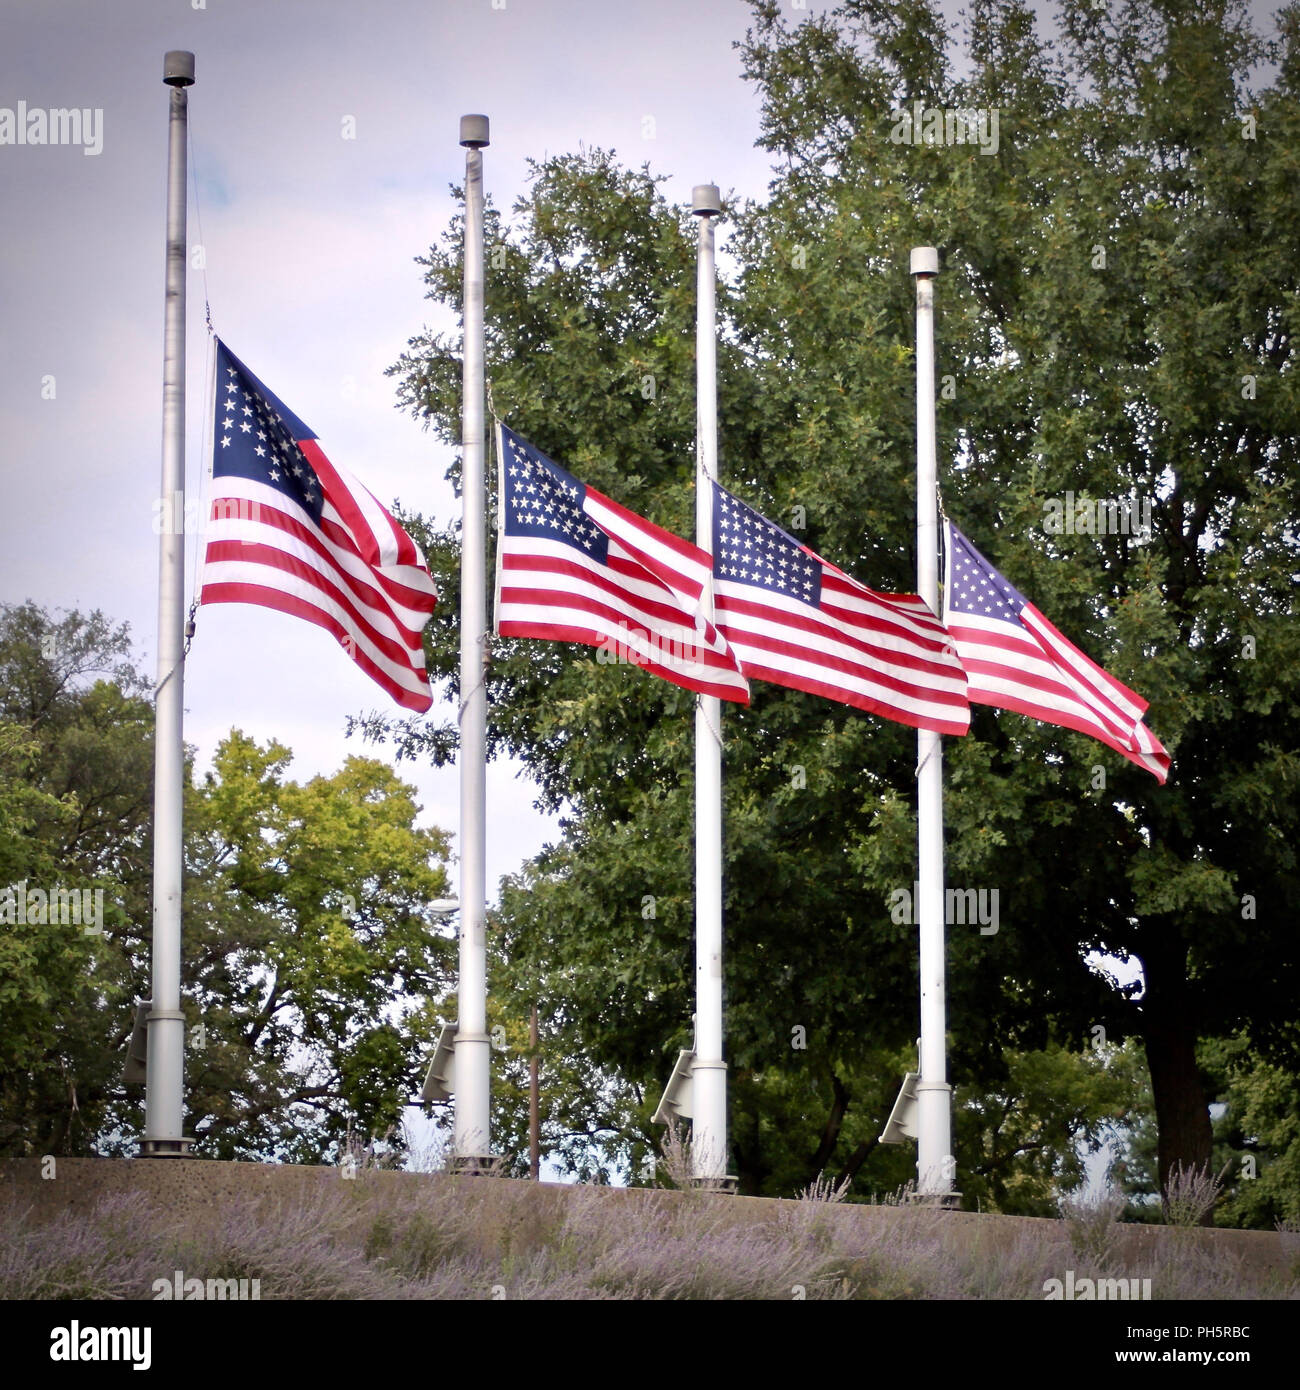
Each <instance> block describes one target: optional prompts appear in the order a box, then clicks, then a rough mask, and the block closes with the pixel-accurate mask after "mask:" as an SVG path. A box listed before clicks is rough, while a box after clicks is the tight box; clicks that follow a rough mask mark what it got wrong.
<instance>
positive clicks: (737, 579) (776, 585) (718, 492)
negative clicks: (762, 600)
mask: <svg viewBox="0 0 1300 1390" xmlns="http://www.w3.org/2000/svg"><path fill="white" fill-rule="evenodd" d="M713 574H714V577H715V578H716V579H725V580H727V581H728V583H731V584H752V585H754V586H755V587H756V588H759V589H769V590H771V591H772V592H773V593H777V594H786V595H788V596H789V597H790V598H797V599H802V600H803V602H804V603H808V604H811V605H812V606H813V607H814V608H817V607H819V606H820V604H821V595H822V567H821V565H820V564H819V563H818V562H817V561H816V560H814V559H813V558H812V556H811V555H809V554H808V552H807V551H806V550H805V549H804V548H803V546H801V545H800V544H799V542H798V541H797V540H795V539H794V537H793V536H788V535H786V533H785V532H784V531H783V530H781V528H780V527H779V526H775V525H773V523H772V522H770V521H769V520H768V519H767V518H766V517H765V516H760V515H759V513H758V512H756V511H755V510H754V509H753V507H748V506H746V505H745V503H744V502H742V501H741V500H740V499H739V498H738V497H733V496H732V495H731V493H729V492H728V491H727V490H726V488H723V487H720V486H719V485H718V484H717V483H714V484H713Z"/></svg>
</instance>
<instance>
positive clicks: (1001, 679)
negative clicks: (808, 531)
mask: <svg viewBox="0 0 1300 1390" xmlns="http://www.w3.org/2000/svg"><path fill="white" fill-rule="evenodd" d="M947 531H948V551H947V553H948V569H947V580H946V584H945V586H944V616H945V619H946V621H947V624H948V631H949V632H950V633H951V634H952V637H953V641H954V642H955V643H956V644H957V652H958V654H959V655H960V657H961V659H962V664H963V665H964V666H965V667H966V673H967V675H968V676H969V678H970V686H969V693H970V698H971V699H972V700H974V701H975V702H976V703H977V704H982V705H996V706H997V707H998V708H1000V709H1009V710H1014V711H1015V712H1016V713H1018V714H1028V715H1031V716H1032V717H1033V718H1035V719H1041V720H1043V722H1044V723H1047V724H1059V725H1060V726H1061V727H1062V728H1065V729H1074V730H1076V731H1077V732H1079V733H1081V734H1090V735H1091V736H1092V737H1093V738H1095V739H1098V740H1099V741H1100V742H1102V743H1104V744H1105V745H1106V746H1107V747H1108V748H1113V749H1114V750H1115V751H1116V752H1117V753H1121V754H1123V756H1124V757H1126V758H1127V759H1128V760H1129V762H1131V763H1136V764H1137V766H1138V767H1141V768H1145V769H1146V770H1147V771H1148V772H1149V773H1151V775H1152V776H1153V777H1155V778H1156V780H1157V781H1160V782H1163V781H1164V780H1165V778H1166V777H1167V776H1168V775H1169V766H1170V762H1169V755H1168V753H1166V752H1165V750H1164V748H1163V747H1162V746H1161V743H1160V740H1159V739H1157V738H1156V736H1155V735H1154V734H1153V733H1152V732H1151V730H1150V729H1148V728H1147V726H1146V725H1145V724H1144V723H1143V722H1142V716H1143V714H1145V713H1146V708H1147V702H1146V701H1145V700H1144V699H1143V698H1142V697H1141V696H1140V695H1137V694H1135V693H1134V692H1133V691H1131V690H1130V689H1129V688H1128V686H1126V685H1123V684H1121V683H1120V682H1119V681H1117V680H1116V679H1115V677H1114V676H1112V675H1110V674H1109V673H1108V672H1106V671H1103V670H1102V668H1101V667H1100V666H1098V665H1097V664H1096V662H1094V661H1091V660H1090V659H1089V658H1088V657H1086V656H1085V655H1084V654H1083V653H1082V652H1081V651H1080V650H1079V649H1078V647H1076V646H1074V645H1073V644H1072V643H1071V642H1068V641H1067V640H1066V639H1065V638H1064V637H1063V636H1062V635H1061V634H1060V633H1059V632H1058V631H1057V630H1056V628H1054V627H1053V626H1052V624H1051V623H1049V622H1048V621H1047V619H1046V618H1045V617H1043V615H1042V614H1041V613H1040V612H1039V611H1038V609H1037V608H1035V607H1034V605H1033V604H1032V603H1030V602H1029V600H1028V599H1027V598H1026V597H1025V596H1024V594H1022V593H1021V592H1020V591H1019V590H1018V589H1017V588H1016V587H1015V586H1014V585H1013V584H1012V583H1011V582H1010V581H1009V580H1008V579H1007V578H1006V577H1005V576H1004V575H1002V574H1001V573H999V571H998V570H996V569H995V568H994V567H993V566H992V565H991V564H990V563H989V562H988V561H987V560H986V559H985V558H984V556H983V555H981V554H980V552H979V551H978V550H976V549H975V547H974V546H973V545H972V544H971V543H970V541H968V540H967V539H966V537H965V536H963V535H962V533H961V532H960V531H959V530H958V529H957V528H956V527H955V526H954V525H953V524H952V523H951V522H948V524H947Z"/></svg>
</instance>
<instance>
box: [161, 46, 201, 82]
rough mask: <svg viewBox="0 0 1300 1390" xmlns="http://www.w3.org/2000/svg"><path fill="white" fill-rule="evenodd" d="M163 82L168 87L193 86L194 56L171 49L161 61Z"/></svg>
mask: <svg viewBox="0 0 1300 1390" xmlns="http://www.w3.org/2000/svg"><path fill="white" fill-rule="evenodd" d="M163 81H164V82H165V83H166V84H167V85H168V86H169V87H192V86H193V85H194V54H192V53H187V52H186V51H185V50H184V49H183V48H173V49H172V50H171V51H170V52H169V53H168V54H167V56H166V57H165V58H164V59H163Z"/></svg>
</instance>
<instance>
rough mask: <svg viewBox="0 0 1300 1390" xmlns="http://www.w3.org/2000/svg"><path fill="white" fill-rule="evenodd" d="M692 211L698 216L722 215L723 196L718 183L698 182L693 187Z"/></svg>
mask: <svg viewBox="0 0 1300 1390" xmlns="http://www.w3.org/2000/svg"><path fill="white" fill-rule="evenodd" d="M691 211H692V212H693V213H694V214H695V215H696V216H697V217H721V215H722V198H721V197H720V196H719V194H718V185H717V184H716V183H697V184H696V185H695V187H694V188H692V189H691Z"/></svg>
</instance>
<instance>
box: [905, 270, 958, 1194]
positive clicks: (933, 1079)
mask: <svg viewBox="0 0 1300 1390" xmlns="http://www.w3.org/2000/svg"><path fill="white" fill-rule="evenodd" d="M911 273H912V274H913V276H915V277H916V585H917V592H918V593H919V594H920V596H921V597H922V598H923V599H924V600H925V601H926V603H928V604H929V605H930V609H931V611H932V612H934V613H936V614H937V613H938V612H939V611H940V610H939V496H938V493H939V486H938V466H937V461H936V456H935V420H934V277H935V276H936V275H937V274H938V273H939V253H938V251H937V250H936V249H935V248H934V247H933V246H917V247H914V248H913V250H912V263H911ZM916 766H917V771H916V801H917V812H916V820H917V883H918V887H917V903H916V917H917V922H918V925H919V936H920V974H921V1046H920V1053H921V1055H920V1079H919V1080H918V1082H917V1085H916V1101H917V1160H916V1173H917V1195H918V1196H919V1197H922V1198H924V1199H926V1200H928V1201H931V1202H933V1203H935V1204H937V1205H940V1206H951V1205H955V1203H956V1201H957V1193H956V1192H954V1190H953V1179H954V1177H955V1174H956V1163H955V1160H954V1159H953V1157H952V1088H951V1087H950V1086H949V1085H948V1067H947V1056H946V1052H945V1028H946V1021H945V1016H944V1015H945V1008H944V893H943V740H942V736H941V735H939V734H937V733H933V732H931V731H930V730H927V729H921V730H918V732H917V738H916Z"/></svg>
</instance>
